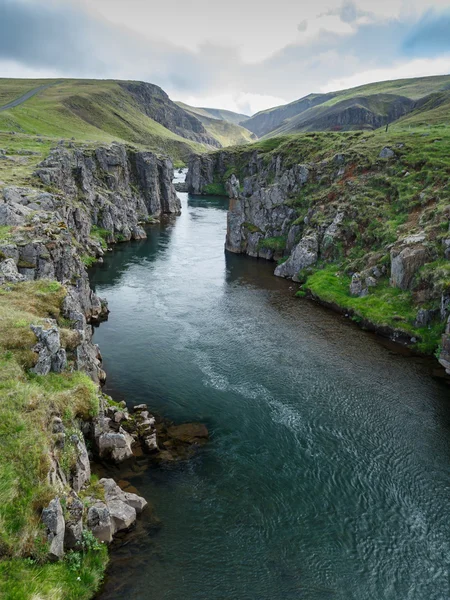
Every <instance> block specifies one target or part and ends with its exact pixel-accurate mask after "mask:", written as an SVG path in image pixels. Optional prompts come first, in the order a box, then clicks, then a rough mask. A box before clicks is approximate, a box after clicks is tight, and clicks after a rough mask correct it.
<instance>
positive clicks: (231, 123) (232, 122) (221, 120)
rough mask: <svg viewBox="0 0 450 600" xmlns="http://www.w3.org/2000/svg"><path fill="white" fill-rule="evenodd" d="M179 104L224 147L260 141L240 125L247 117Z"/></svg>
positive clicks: (215, 109)
mask: <svg viewBox="0 0 450 600" xmlns="http://www.w3.org/2000/svg"><path fill="white" fill-rule="evenodd" d="M177 104H178V106H179V107H180V108H182V109H183V110H184V111H185V112H187V113H188V114H190V115H192V116H194V117H196V118H197V119H199V120H200V121H201V122H202V123H203V126H204V127H205V129H206V131H207V132H208V133H209V134H210V135H211V136H212V137H214V138H215V139H216V140H217V141H218V142H219V143H220V144H221V145H222V146H238V145H240V144H248V143H249V142H253V141H256V140H257V139H258V138H257V136H256V135H255V134H254V133H252V132H251V131H249V130H248V129H246V128H245V127H242V126H241V125H239V121H240V120H242V119H248V117H246V116H245V115H240V114H238V113H234V112H231V111H229V110H221V109H219V108H197V107H194V106H189V105H188V104H184V103H183V102H177Z"/></svg>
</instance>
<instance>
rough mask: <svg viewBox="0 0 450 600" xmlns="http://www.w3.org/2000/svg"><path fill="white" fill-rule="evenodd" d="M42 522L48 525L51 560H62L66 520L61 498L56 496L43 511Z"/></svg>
mask: <svg viewBox="0 0 450 600" xmlns="http://www.w3.org/2000/svg"><path fill="white" fill-rule="evenodd" d="M41 518H42V522H43V523H44V525H45V526H46V527H47V539H48V542H49V544H50V547H49V558H50V560H60V559H61V558H62V557H63V556H64V535H65V522H64V516H63V511H62V507H61V503H60V501H59V498H54V499H53V500H52V501H51V502H50V504H49V505H48V507H47V508H44V510H43V511H42V517H41Z"/></svg>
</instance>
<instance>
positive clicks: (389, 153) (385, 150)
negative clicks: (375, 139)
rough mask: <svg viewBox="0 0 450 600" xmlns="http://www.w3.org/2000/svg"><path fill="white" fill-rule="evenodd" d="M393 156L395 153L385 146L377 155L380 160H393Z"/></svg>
mask: <svg viewBox="0 0 450 600" xmlns="http://www.w3.org/2000/svg"><path fill="white" fill-rule="evenodd" d="M394 156H395V152H394V151H393V150H392V149H391V148H388V147H387V146H385V147H384V148H383V150H381V152H380V154H379V157H380V158H394Z"/></svg>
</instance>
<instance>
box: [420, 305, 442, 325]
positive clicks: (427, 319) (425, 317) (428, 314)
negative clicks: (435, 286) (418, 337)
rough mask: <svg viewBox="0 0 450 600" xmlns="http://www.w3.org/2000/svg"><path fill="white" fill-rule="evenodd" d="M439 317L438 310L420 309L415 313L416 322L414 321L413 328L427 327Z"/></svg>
mask: <svg viewBox="0 0 450 600" xmlns="http://www.w3.org/2000/svg"><path fill="white" fill-rule="evenodd" d="M439 317H440V310H439V309H432V310H430V309H425V308H420V309H419V310H418V311H417V315H416V320H415V321H414V326H415V327H427V326H428V325H430V324H431V323H432V322H433V321H434V320H435V319H437V318H439Z"/></svg>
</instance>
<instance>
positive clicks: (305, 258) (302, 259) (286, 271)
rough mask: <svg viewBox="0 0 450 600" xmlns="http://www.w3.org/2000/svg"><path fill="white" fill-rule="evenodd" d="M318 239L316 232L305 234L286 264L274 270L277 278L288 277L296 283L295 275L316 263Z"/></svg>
mask: <svg viewBox="0 0 450 600" xmlns="http://www.w3.org/2000/svg"><path fill="white" fill-rule="evenodd" d="M318 253H319V239H318V235H317V232H316V231H310V232H309V233H307V234H305V235H304V236H303V237H302V239H301V240H300V242H299V243H298V244H297V246H295V248H294V250H293V251H292V254H291V255H290V257H289V258H288V259H287V261H286V262H284V263H282V264H281V265H278V266H277V268H276V269H275V275H276V276H277V277H288V278H292V279H293V280H294V281H296V275H297V274H298V272H299V271H300V270H301V269H304V268H305V267H309V266H311V265H313V264H314V263H316V262H317V259H318V257H319V254H318Z"/></svg>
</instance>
